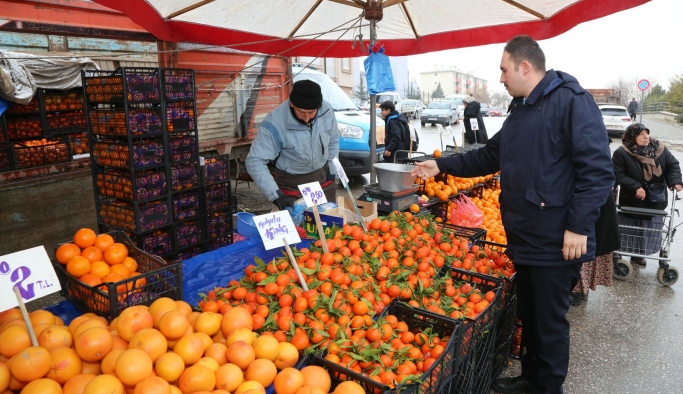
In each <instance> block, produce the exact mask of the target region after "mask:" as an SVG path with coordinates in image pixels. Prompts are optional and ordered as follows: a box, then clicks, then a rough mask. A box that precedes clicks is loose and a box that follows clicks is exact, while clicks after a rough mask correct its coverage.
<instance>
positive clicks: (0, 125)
mask: <svg viewBox="0 0 683 394" xmlns="http://www.w3.org/2000/svg"><path fill="white" fill-rule="evenodd" d="M7 141H8V138H7V134H6V133H5V116H4V115H0V144H2V143H5V142H7Z"/></svg>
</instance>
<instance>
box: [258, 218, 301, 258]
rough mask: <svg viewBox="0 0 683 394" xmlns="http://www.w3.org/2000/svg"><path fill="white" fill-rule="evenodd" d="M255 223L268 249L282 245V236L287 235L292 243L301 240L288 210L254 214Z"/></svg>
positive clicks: (289, 242) (288, 241) (288, 240)
mask: <svg viewBox="0 0 683 394" xmlns="http://www.w3.org/2000/svg"><path fill="white" fill-rule="evenodd" d="M254 224H255V225H256V228H257V229H258V233H259V235H260V236H261V240H262V241H263V246H265V248H266V250H271V249H275V248H280V247H282V237H285V238H286V239H287V243H288V244H290V245H291V244H295V243H299V242H301V238H299V233H298V232H297V231H296V227H295V226H294V222H293V221H292V217H291V216H290V215H289V212H287V211H277V212H271V213H267V214H265V215H259V216H254Z"/></svg>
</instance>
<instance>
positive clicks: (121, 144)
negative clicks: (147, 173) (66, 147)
mask: <svg viewBox="0 0 683 394" xmlns="http://www.w3.org/2000/svg"><path fill="white" fill-rule="evenodd" d="M91 138H92V137H91ZM131 147H132V149H131ZM164 151H165V150H164V143H163V138H157V139H153V140H142V139H136V140H135V141H121V140H93V141H92V160H93V162H94V163H95V164H98V165H101V166H107V167H117V168H125V169H130V168H135V169H139V168H145V167H151V166H159V165H162V164H165V163H166V155H165V152H164Z"/></svg>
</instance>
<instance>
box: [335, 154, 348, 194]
mask: <svg viewBox="0 0 683 394" xmlns="http://www.w3.org/2000/svg"><path fill="white" fill-rule="evenodd" d="M332 163H334V168H336V169H337V176H338V177H339V179H341V181H342V183H343V184H344V187H346V185H348V183H349V178H348V177H347V176H346V172H344V167H342V165H341V163H340V162H339V158H338V157H335V158H334V159H332Z"/></svg>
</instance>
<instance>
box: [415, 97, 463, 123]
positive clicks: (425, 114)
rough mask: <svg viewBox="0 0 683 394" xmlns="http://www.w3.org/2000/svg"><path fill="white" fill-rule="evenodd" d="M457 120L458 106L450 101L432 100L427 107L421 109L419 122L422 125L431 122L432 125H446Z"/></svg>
mask: <svg viewBox="0 0 683 394" xmlns="http://www.w3.org/2000/svg"><path fill="white" fill-rule="evenodd" d="M457 120H458V106H457V104H456V103H454V102H452V101H433V102H431V103H429V105H428V106H427V109H425V110H424V111H422V115H421V116H420V123H421V124H422V126H424V125H425V124H427V123H431V124H432V126H434V125H435V124H437V123H439V124H442V125H444V126H448V125H450V124H451V123H455V122H456V121H457Z"/></svg>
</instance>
